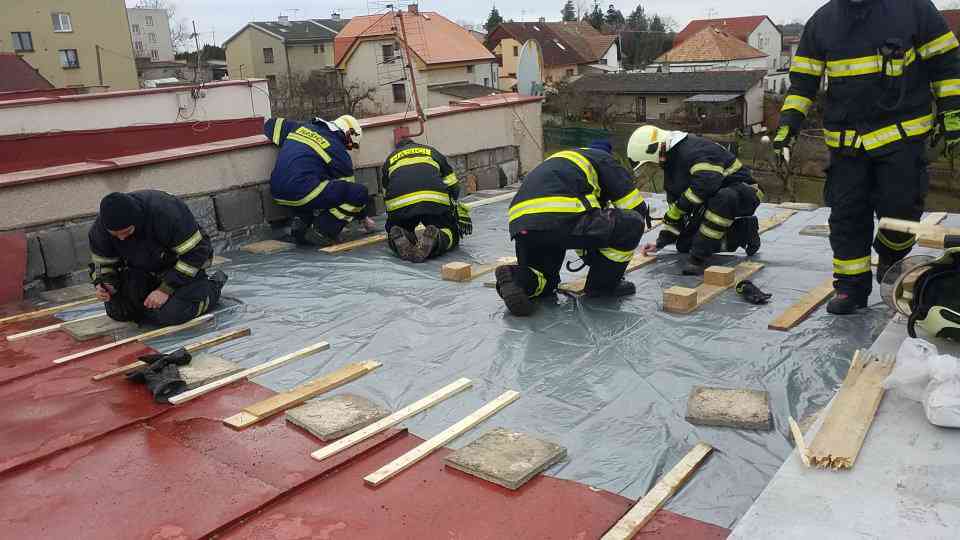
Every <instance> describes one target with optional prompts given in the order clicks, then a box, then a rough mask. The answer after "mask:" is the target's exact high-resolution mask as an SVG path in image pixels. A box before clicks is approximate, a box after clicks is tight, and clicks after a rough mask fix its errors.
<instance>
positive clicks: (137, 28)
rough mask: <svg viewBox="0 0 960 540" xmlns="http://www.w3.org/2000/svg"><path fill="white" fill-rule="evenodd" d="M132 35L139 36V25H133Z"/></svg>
mask: <svg viewBox="0 0 960 540" xmlns="http://www.w3.org/2000/svg"><path fill="white" fill-rule="evenodd" d="M133 33H134V34H139V33H140V25H139V24H135V25H133Z"/></svg>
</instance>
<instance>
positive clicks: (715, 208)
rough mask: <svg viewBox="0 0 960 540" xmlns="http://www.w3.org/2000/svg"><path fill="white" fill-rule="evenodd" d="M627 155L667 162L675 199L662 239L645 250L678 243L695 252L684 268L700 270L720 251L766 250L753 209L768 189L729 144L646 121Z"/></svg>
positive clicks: (665, 219) (668, 189)
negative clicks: (724, 146)
mask: <svg viewBox="0 0 960 540" xmlns="http://www.w3.org/2000/svg"><path fill="white" fill-rule="evenodd" d="M627 157H629V158H630V160H631V161H632V162H634V163H636V164H637V166H638V167H639V166H642V165H645V164H647V163H656V164H658V165H660V166H661V167H663V176H664V188H665V189H664V190H665V191H666V192H667V202H669V203H670V207H669V208H668V209H667V213H666V215H664V217H663V229H662V230H661V231H660V236H659V237H658V238H657V243H656V244H655V245H652V244H651V245H646V246H644V248H643V252H644V254H648V253H651V252H654V251H657V250H659V249H662V248H663V247H665V246H668V245H670V244H676V245H677V251H679V252H681V253H690V259H689V262H688V263H687V264H686V265H685V266H684V268H683V273H684V274H688V275H700V274H703V271H704V269H705V268H706V267H707V264H708V262H709V260H710V257H711V256H713V254H715V253H719V252H724V251H736V250H737V249H738V248H741V247H742V248H744V249H745V250H746V252H747V255H753V254H754V253H756V252H757V250H759V249H760V234H759V230H758V223H757V218H756V217H755V216H754V215H753V213H754V212H755V211H756V210H757V207H758V206H760V201H761V199H762V197H763V193H762V192H761V191H760V188H759V187H758V186H757V183H756V182H755V181H754V180H753V177H751V176H750V170H749V169H748V168H746V167H744V166H743V164H741V163H740V160H739V159H737V158H736V157H735V156H734V155H733V154H731V153H730V152H729V151H727V150H726V149H725V148H723V147H722V146H720V145H719V144H717V143H715V142H713V141H710V140H707V139H704V138H703V137H698V136H696V135H688V134H687V133H684V132H682V131H667V130H663V129H659V128H657V127H654V126H642V127H640V128H638V129H637V130H636V131H634V132H633V135H631V136H630V141H629V142H628V143H627Z"/></svg>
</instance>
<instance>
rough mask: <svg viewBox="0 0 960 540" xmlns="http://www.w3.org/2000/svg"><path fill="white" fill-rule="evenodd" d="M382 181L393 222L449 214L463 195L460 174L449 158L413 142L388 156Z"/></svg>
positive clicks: (385, 201) (381, 176) (381, 171)
mask: <svg viewBox="0 0 960 540" xmlns="http://www.w3.org/2000/svg"><path fill="white" fill-rule="evenodd" d="M380 178H382V179H383V187H384V189H385V190H386V195H385V196H384V205H385V206H386V208H387V213H388V214H390V216H391V217H392V218H394V219H401V220H402V219H409V218H411V217H414V216H420V215H444V214H450V213H451V212H452V205H453V204H454V202H455V201H456V199H457V198H458V197H459V196H460V182H459V180H458V179H457V173H455V172H454V171H453V167H451V166H450V163H449V162H448V161H447V158H446V156H444V155H443V154H441V153H440V152H439V151H437V149H435V148H431V147H429V146H427V145H425V144H419V143H415V142H412V141H411V142H410V143H408V144H404V145H402V146H400V147H398V148H397V149H396V150H395V151H394V152H393V153H392V154H390V155H389V156H387V159H386V161H384V163H383V167H382V168H381V170H380Z"/></svg>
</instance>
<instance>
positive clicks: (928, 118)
mask: <svg viewBox="0 0 960 540" xmlns="http://www.w3.org/2000/svg"><path fill="white" fill-rule="evenodd" d="M958 45H960V44H958V42H957V38H956V36H954V34H953V32H951V31H950V28H949V27H948V26H947V23H946V21H945V20H944V18H943V16H942V15H941V14H940V13H939V12H938V11H937V8H936V7H935V6H934V5H933V3H932V2H931V1H930V0H832V1H830V2H829V3H827V4H826V5H824V6H823V7H821V8H820V9H819V10H818V11H817V12H816V13H815V14H814V15H813V17H812V18H811V19H810V20H809V21H808V22H807V25H806V28H805V29H804V32H803V37H802V38H801V40H800V46H799V48H798V49H797V54H796V56H795V57H794V58H793V61H792V64H791V67H790V84H791V88H790V92H789V93H788V94H787V97H786V99H785V101H784V104H783V108H782V110H781V111H780V127H779V129H778V130H777V134H776V137H775V139H774V148H776V149H777V151H778V152H780V153H781V155H782V154H783V152H782V151H783V149H784V148H787V147H789V145H790V144H791V142H792V141H793V139H794V137H795V136H796V134H797V132H798V131H799V130H800V129H801V128H802V127H803V123H804V120H805V118H806V116H807V113H808V112H809V111H810V109H811V107H813V102H814V100H815V99H816V96H817V92H818V91H819V90H820V88H821V84H822V79H823V76H824V74H826V76H827V84H826V87H827V91H826V100H825V104H824V105H825V107H824V109H825V110H824V115H823V127H824V132H823V135H824V138H825V140H826V143H827V146H828V147H829V148H830V167H829V168H828V169H827V182H826V187H825V190H824V198H825V199H826V203H827V205H828V206H830V208H831V212H830V245H831V247H832V248H833V257H834V258H833V275H834V288H835V289H836V296H835V297H834V298H833V300H831V302H830V304H829V305H828V306H827V310H828V311H829V312H831V313H834V314H838V315H845V314H850V313H854V312H855V311H857V309H859V308H863V307H866V305H867V298H868V296H869V295H870V292H871V289H872V282H871V279H870V277H871V276H870V274H871V272H870V270H871V269H870V266H871V261H870V247H871V243H872V244H873V248H874V249H875V250H876V251H877V254H878V255H879V258H880V259H879V264H878V265H877V278H878V280H879V279H882V277H883V273H884V271H885V270H886V269H887V268H889V267H890V266H891V265H892V264H893V263H895V262H897V261H899V260H900V259H902V258H903V257H905V256H906V255H907V254H908V253H909V252H910V250H911V249H912V248H913V245H914V243H915V241H916V238H915V237H914V236H913V235H909V234H906V233H899V232H893V231H878V232H877V234H876V236H875V237H874V234H873V219H874V215H876V216H878V217H894V218H901V219H909V220H917V219H919V218H920V216H921V214H922V213H923V209H924V200H925V198H926V194H927V188H928V181H929V180H928V176H927V157H926V144H925V140H926V139H927V138H928V136H929V134H930V133H931V132H934V131H937V132H939V134H940V135H942V136H943V137H944V138H945V139H946V144H947V149H948V152H951V153H952V152H953V150H954V147H955V145H956V143H957V142H960V57H958V55H957V48H958ZM934 99H936V116H935V114H934V109H933V108H932V106H933V102H934Z"/></svg>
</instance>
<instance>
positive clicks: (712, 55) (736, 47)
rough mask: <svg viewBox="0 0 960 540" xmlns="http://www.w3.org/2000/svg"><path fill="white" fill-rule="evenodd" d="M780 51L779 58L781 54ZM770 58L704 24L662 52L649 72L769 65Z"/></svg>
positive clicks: (651, 64)
mask: <svg viewBox="0 0 960 540" xmlns="http://www.w3.org/2000/svg"><path fill="white" fill-rule="evenodd" d="M779 55H780V52H779V51H777V59H779V58H780V56H779ZM769 66H770V58H769V57H768V56H767V54H766V53H765V52H763V51H761V50H759V49H756V48H754V47H751V46H750V45H747V44H746V43H744V42H743V41H741V40H739V39H737V38H735V37H733V36H731V35H729V34H727V33H726V32H724V31H722V30H720V29H719V28H715V27H712V26H708V27H705V28H703V29H701V30H699V31H698V32H697V33H695V34H693V35H692V36H690V37H689V38H687V39H685V40H683V41H682V42H680V44H679V45H675V46H674V47H673V48H672V49H670V50H669V51H667V52H665V53H663V54H662V55H660V56H659V57H658V58H657V59H656V60H654V61H653V62H651V63H650V64H649V65H648V66H647V67H646V69H645V71H646V72H647V73H677V72H684V71H720V70H743V69H749V70H754V69H769Z"/></svg>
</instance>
